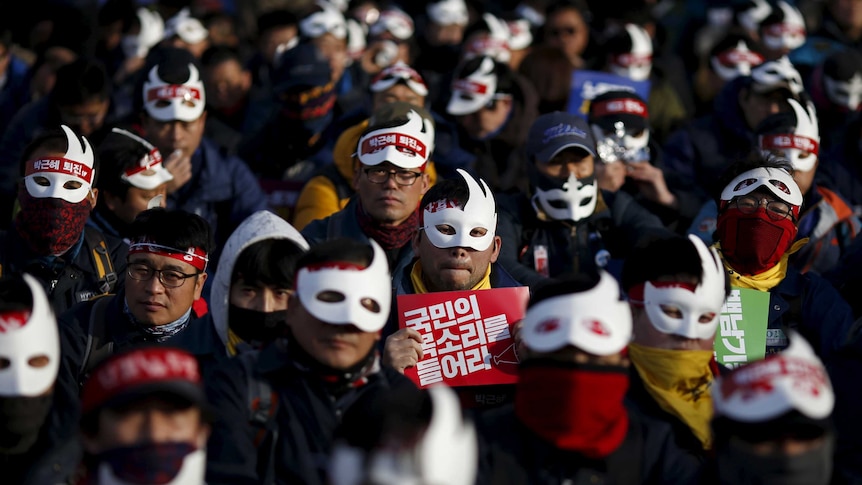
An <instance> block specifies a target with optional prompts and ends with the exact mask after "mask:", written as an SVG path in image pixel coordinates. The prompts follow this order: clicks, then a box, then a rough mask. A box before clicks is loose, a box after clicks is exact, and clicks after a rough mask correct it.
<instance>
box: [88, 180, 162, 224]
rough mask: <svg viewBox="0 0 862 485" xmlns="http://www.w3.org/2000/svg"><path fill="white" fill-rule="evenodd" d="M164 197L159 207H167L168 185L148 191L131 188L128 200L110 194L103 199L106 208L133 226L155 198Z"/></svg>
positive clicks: (127, 193) (128, 192)
mask: <svg viewBox="0 0 862 485" xmlns="http://www.w3.org/2000/svg"><path fill="white" fill-rule="evenodd" d="M157 196H162V198H161V202H159V207H165V202H166V200H167V183H164V184H162V185H159V186H158V187H156V188H155V189H152V190H146V189H139V188H137V187H129V190H128V191H127V192H126V198H125V199H123V198H122V197H119V196H116V195H114V194H111V193H110V192H104V193H103V195H102V197H103V198H104V199H103V200H104V201H105V206H106V207H107V208H108V209H109V210H110V211H111V212H113V213H114V215H115V216H117V217H118V218H119V219H120V220H121V221H123V222H125V223H126V224H131V223H132V221H134V220H135V217H137V216H138V214H140V213H141V212H143V211H145V210H147V209H148V204H149V203H150V200H152V199H153V197H157Z"/></svg>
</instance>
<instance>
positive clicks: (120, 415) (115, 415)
mask: <svg viewBox="0 0 862 485" xmlns="http://www.w3.org/2000/svg"><path fill="white" fill-rule="evenodd" d="M208 437H209V426H208V425H207V424H206V423H204V421H203V420H202V418H201V410H200V408H198V407H197V406H191V405H189V404H188V403H184V402H181V401H179V400H178V399H172V398H166V397H157V396H153V397H149V398H145V399H141V400H138V401H135V402H134V403H132V404H131V405H129V406H123V407H118V408H113V409H112V408H106V409H104V410H102V411H99V417H98V434H97V435H96V436H92V437H90V436H87V437H85V438H84V445H85V448H86V450H87V451H88V452H89V453H93V454H98V453H100V452H103V451H107V450H112V449H116V448H121V447H127V446H134V445H138V444H144V443H188V444H190V445H192V446H194V447H195V448H198V449H199V448H203V447H205V445H206V440H207V438H208Z"/></svg>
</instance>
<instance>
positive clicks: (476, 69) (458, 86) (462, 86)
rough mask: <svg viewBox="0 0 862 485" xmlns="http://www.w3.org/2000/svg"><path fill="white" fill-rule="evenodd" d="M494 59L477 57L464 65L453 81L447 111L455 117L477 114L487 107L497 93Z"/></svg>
mask: <svg viewBox="0 0 862 485" xmlns="http://www.w3.org/2000/svg"><path fill="white" fill-rule="evenodd" d="M494 67H495V63H494V59H493V58H491V57H489V56H483V57H476V58H474V59H472V60H470V61H468V62H467V63H465V64H463V65H462V66H461V67H460V68H459V70H458V71H457V72H456V73H455V79H454V81H452V97H451V98H449V104H448V105H447V106H446V111H447V112H448V113H449V114H451V115H455V116H461V115H468V114H470V113H475V112H476V111H479V110H480V109H482V107H483V106H485V105H487V104H488V102H489V101H491V100H492V99H493V98H494V95H495V94H496V93H497V75H496V73H495V69H494Z"/></svg>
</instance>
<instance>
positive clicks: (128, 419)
mask: <svg viewBox="0 0 862 485" xmlns="http://www.w3.org/2000/svg"><path fill="white" fill-rule="evenodd" d="M210 419H211V416H210V412H209V408H208V406H207V402H206V396H205V394H204V389H203V382H202V380H201V374H200V371H199V370H198V365H197V362H196V361H195V358H194V356H192V355H191V354H188V353H187V352H184V351H182V350H180V349H177V348H172V347H151V346H145V347H139V348H131V349H127V350H125V351H123V352H121V353H118V354H116V355H113V356H111V357H110V358H108V359H107V360H105V361H104V362H101V363H100V364H99V365H98V366H97V367H96V368H95V369H94V370H93V375H92V376H91V377H90V378H89V379H88V380H87V382H86V383H85V385H84V390H83V392H82V393H81V426H80V427H81V441H82V443H83V447H84V451H85V455H84V459H83V461H82V465H81V470H80V471H79V476H78V477H77V479H76V480H75V481H74V482H73V483H75V484H78V485H89V484H92V485H113V484H126V483H176V484H184V485H185V484H188V485H203V484H204V483H205V482H204V473H205V467H206V442H207V438H208V436H209V431H210V425H209V421H210Z"/></svg>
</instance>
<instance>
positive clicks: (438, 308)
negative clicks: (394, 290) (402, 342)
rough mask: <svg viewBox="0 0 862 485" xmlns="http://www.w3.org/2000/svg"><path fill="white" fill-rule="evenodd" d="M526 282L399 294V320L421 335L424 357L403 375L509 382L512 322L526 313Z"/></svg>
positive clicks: (513, 367) (466, 382)
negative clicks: (517, 284)
mask: <svg viewBox="0 0 862 485" xmlns="http://www.w3.org/2000/svg"><path fill="white" fill-rule="evenodd" d="M529 298H530V291H529V289H528V288H527V287H526V286H521V287H516V288H493V289H490V290H468V291H444V292H437V293H426V294H422V295H398V325H399V327H401V328H404V327H410V328H412V329H414V330H416V331H417V332H419V333H420V334H421V335H422V351H423V354H424V355H423V359H422V360H421V361H420V362H419V363H417V364H416V366H415V367H412V368H409V369H407V370H406V371H405V372H404V375H406V376H407V377H409V378H410V379H411V380H412V381H413V382H414V383H416V385H417V386H419V387H427V386H430V385H431V384H436V383H439V382H443V383H445V384H446V385H448V386H452V387H459V386H482V385H489V384H512V383H514V382H516V381H517V380H518V376H517V371H518V357H517V354H516V352H515V341H514V340H513V339H512V334H511V327H512V324H514V323H516V322H518V321H519V320H521V319H522V318H524V312H525V310H526V308H527V300H529Z"/></svg>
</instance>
